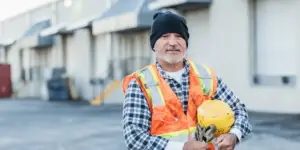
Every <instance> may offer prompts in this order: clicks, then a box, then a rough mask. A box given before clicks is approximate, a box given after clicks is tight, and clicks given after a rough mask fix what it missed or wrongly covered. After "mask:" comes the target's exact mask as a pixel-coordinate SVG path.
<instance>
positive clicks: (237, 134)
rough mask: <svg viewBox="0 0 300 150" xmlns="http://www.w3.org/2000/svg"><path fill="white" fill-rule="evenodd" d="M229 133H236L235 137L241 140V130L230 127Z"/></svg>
mask: <svg viewBox="0 0 300 150" xmlns="http://www.w3.org/2000/svg"><path fill="white" fill-rule="evenodd" d="M229 133H231V134H234V135H236V137H237V138H238V142H237V143H240V142H241V140H242V132H241V130H239V129H237V128H232V129H230V131H229Z"/></svg>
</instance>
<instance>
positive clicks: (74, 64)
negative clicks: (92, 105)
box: [66, 29, 93, 100]
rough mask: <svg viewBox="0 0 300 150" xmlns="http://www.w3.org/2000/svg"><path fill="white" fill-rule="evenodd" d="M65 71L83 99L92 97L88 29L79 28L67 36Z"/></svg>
mask: <svg viewBox="0 0 300 150" xmlns="http://www.w3.org/2000/svg"><path fill="white" fill-rule="evenodd" d="M66 52H67V73H68V75H69V76H70V77H71V78H73V79H74V81H75V86H76V89H77V91H78V94H79V95H80V96H81V97H82V98H83V99H85V100H91V99H92V93H93V92H92V86H91V85H90V83H89V80H90V79H91V77H92V75H91V69H93V68H91V61H90V60H91V57H92V56H91V41H90V31H89V30H87V29H80V30H77V31H75V32H74V34H73V35H71V36H67V51H66Z"/></svg>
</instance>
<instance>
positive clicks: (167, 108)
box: [123, 11, 252, 150]
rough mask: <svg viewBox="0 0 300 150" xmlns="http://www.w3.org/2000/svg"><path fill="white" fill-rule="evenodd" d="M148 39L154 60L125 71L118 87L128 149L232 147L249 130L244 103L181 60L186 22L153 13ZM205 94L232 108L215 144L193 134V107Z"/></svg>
mask: <svg viewBox="0 0 300 150" xmlns="http://www.w3.org/2000/svg"><path fill="white" fill-rule="evenodd" d="M153 19H154V21H153V24H152V27H151V36H150V43H151V47H152V49H153V51H154V52H155V54H156V63H154V64H152V65H149V66H146V67H145V68H143V69H141V70H139V71H137V72H135V73H133V74H131V75H129V76H127V77H126V78H125V79H124V83H123V91H124V93H125V101H124V105H123V129H124V136H125V143H126V145H127V148H128V149H129V150H177V149H178V150H182V149H184V150H192V149H193V150H194V149H195V150H196V149H199V150H206V149H209V148H211V149H214V148H216V147H218V149H219V150H233V149H234V147H235V145H236V144H237V143H239V142H240V141H241V139H242V138H244V137H245V136H246V135H247V134H248V133H250V131H251V130H252V127H251V125H250V124H249V122H248V114H247V112H246V108H245V105H244V104H243V103H242V102H241V101H240V100H239V99H238V98H237V97H236V96H235V95H234V94H233V92H232V91H231V90H230V89H229V88H228V87H227V85H226V84H225V83H224V82H223V81H222V79H221V78H220V77H217V76H215V75H214V73H213V71H212V70H211V69H209V68H207V67H204V66H203V67H202V66H199V65H197V64H195V63H193V62H192V61H191V60H189V59H186V52H187V47H188V39H189V33H188V27H187V25H186V20H185V19H184V18H183V17H182V16H179V15H176V14H174V13H171V12H169V11H167V12H159V13H156V14H155V15H154V17H153ZM209 99H218V100H223V101H224V102H226V103H228V104H229V105H230V106H231V108H232V109H233V110H234V112H235V123H234V125H233V126H232V128H231V130H230V132H229V133H228V134H224V135H221V136H219V137H217V139H216V140H215V141H214V145H213V146H211V145H208V144H206V143H202V142H198V141H195V140H194V139H193V136H191V135H192V133H195V130H194V129H195V125H196V122H197V119H196V108H197V107H198V106H199V105H200V104H201V103H202V102H203V101H204V100H209Z"/></svg>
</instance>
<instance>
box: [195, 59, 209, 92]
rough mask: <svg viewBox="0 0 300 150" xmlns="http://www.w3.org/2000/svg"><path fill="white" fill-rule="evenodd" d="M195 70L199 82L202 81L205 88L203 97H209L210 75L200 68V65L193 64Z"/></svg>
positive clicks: (202, 67) (203, 68)
mask: <svg viewBox="0 0 300 150" xmlns="http://www.w3.org/2000/svg"><path fill="white" fill-rule="evenodd" d="M195 67H196V68H195V69H197V71H196V72H198V73H199V74H198V78H199V79H200V80H202V82H203V84H204V87H205V95H209V94H210V92H211V91H212V87H213V85H212V82H211V81H212V80H213V78H212V75H211V74H210V73H209V72H208V70H207V69H206V68H205V67H204V66H202V65H198V64H195Z"/></svg>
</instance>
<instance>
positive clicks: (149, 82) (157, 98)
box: [141, 66, 164, 107]
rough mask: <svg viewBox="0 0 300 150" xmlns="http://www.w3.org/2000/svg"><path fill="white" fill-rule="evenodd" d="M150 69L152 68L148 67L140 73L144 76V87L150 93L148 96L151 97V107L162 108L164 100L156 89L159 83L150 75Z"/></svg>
mask: <svg viewBox="0 0 300 150" xmlns="http://www.w3.org/2000/svg"><path fill="white" fill-rule="evenodd" d="M151 67H152V66H149V67H147V68H145V69H143V70H142V71H141V73H142V74H143V75H144V79H145V83H144V85H145V87H146V88H147V89H149V91H150V93H149V95H150V97H151V101H152V105H153V107H155V106H162V105H164V100H163V99H162V96H161V95H160V92H159V89H158V86H159V82H158V81H155V77H154V76H153V74H152V73H151V70H150V69H151Z"/></svg>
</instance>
